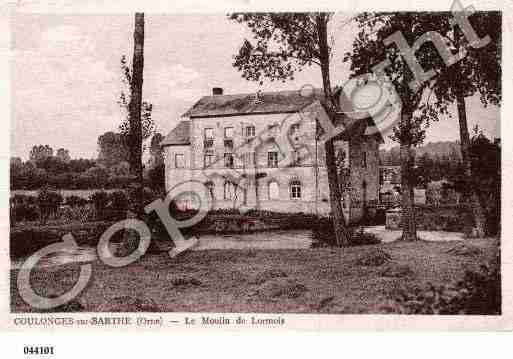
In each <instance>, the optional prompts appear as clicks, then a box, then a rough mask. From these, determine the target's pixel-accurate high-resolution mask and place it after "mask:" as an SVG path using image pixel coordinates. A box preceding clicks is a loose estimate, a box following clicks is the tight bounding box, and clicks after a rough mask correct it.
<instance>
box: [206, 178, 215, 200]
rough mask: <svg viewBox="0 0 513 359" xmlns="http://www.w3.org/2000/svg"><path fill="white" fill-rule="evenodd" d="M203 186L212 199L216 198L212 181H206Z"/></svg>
mask: <svg viewBox="0 0 513 359" xmlns="http://www.w3.org/2000/svg"><path fill="white" fill-rule="evenodd" d="M205 187H207V189H208V192H209V193H210V196H211V197H212V199H216V196H215V192H214V190H215V185H214V182H212V181H208V182H206V183H205Z"/></svg>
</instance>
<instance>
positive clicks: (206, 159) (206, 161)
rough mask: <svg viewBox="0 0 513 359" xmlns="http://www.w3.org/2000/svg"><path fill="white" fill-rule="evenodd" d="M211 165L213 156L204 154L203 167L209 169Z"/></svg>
mask: <svg viewBox="0 0 513 359" xmlns="http://www.w3.org/2000/svg"><path fill="white" fill-rule="evenodd" d="M213 163H214V155H213V154H210V153H207V154H205V157H204V166H205V167H210V166H212V164H213Z"/></svg>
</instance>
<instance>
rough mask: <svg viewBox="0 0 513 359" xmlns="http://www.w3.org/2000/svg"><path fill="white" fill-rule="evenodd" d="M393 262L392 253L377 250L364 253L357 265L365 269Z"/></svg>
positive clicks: (358, 259) (357, 260)
mask: <svg viewBox="0 0 513 359" xmlns="http://www.w3.org/2000/svg"><path fill="white" fill-rule="evenodd" d="M391 260H392V256H391V255H390V253H388V252H386V251H384V250H382V249H380V248H375V249H373V250H371V251H370V252H364V253H362V254H361V255H360V256H359V257H358V258H357V259H356V264H358V265H360V266H365V267H378V266H380V265H383V264H385V263H387V262H390V261H391Z"/></svg>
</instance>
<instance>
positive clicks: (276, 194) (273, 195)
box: [269, 181, 280, 200]
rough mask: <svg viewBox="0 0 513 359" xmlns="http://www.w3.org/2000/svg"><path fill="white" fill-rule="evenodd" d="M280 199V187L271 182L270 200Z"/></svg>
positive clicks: (276, 183)
mask: <svg viewBox="0 0 513 359" xmlns="http://www.w3.org/2000/svg"><path fill="white" fill-rule="evenodd" d="M279 198H280V187H279V185H278V182H276V181H270V182H269V199H271V200H274V199H279Z"/></svg>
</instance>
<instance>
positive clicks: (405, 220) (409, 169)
mask: <svg viewBox="0 0 513 359" xmlns="http://www.w3.org/2000/svg"><path fill="white" fill-rule="evenodd" d="M410 121H411V114H410V113H409V112H407V111H404V112H403V113H401V122H402V123H401V124H400V127H401V131H409V128H410V127H411V126H410ZM409 137H410V136H409V134H408V133H403V136H402V139H401V145H400V156H401V191H402V193H401V199H402V201H401V202H402V203H401V204H402V213H401V227H402V230H403V233H402V236H401V240H403V241H415V240H417V239H418V237H417V223H416V221H415V199H414V192H413V188H414V183H413V165H414V162H415V152H414V150H413V148H412V145H411V141H409V140H408V138H409Z"/></svg>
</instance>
